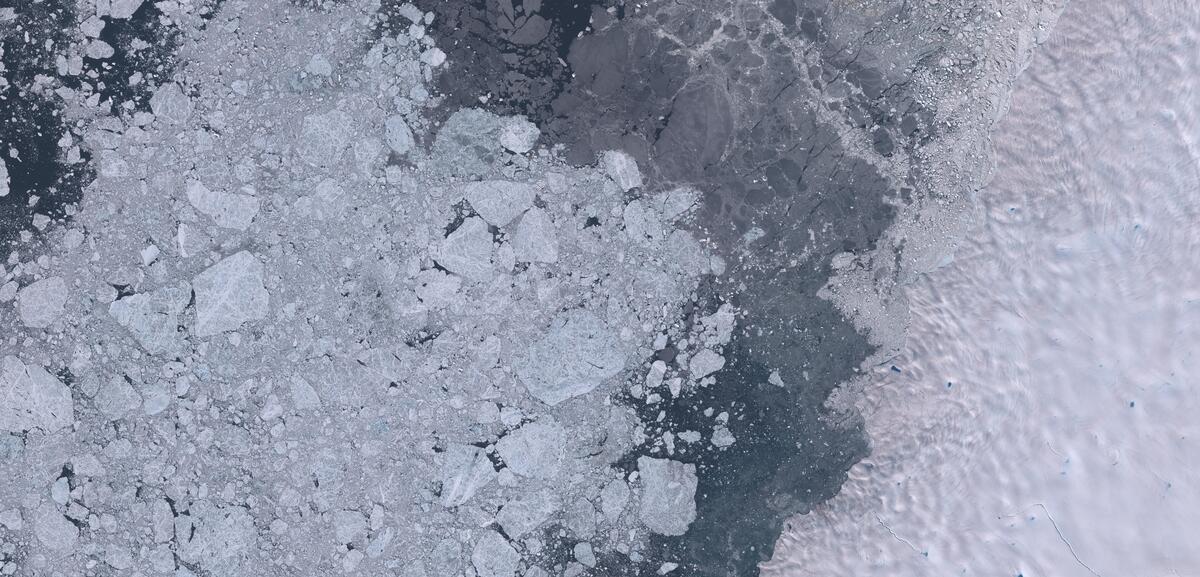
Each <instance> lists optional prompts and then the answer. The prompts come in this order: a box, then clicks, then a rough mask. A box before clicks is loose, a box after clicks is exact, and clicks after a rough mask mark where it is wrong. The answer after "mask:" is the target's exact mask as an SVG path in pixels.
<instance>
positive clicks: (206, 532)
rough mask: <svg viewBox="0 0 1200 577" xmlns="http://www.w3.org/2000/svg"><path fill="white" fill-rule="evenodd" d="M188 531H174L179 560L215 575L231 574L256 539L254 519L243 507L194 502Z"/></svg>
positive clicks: (188, 518) (190, 512)
mask: <svg viewBox="0 0 1200 577" xmlns="http://www.w3.org/2000/svg"><path fill="white" fill-rule="evenodd" d="M188 521H190V523H191V530H190V531H178V530H177V531H176V541H177V542H178V546H179V548H178V551H179V558H180V559H182V560H183V561H186V562H188V563H195V564H198V565H199V566H200V567H201V568H203V569H206V570H208V571H209V572H215V573H225V574H229V573H233V571H231V569H233V568H234V567H236V563H237V560H238V559H239V558H240V557H241V555H242V554H243V553H244V552H246V551H247V550H250V549H252V548H253V547H254V546H255V545H256V543H257V541H258V539H257V535H258V533H257V531H256V530H255V528H254V517H251V516H250V513H249V512H247V511H246V509H244V508H242V507H235V506H231V507H220V506H217V505H213V504H212V503H209V502H207V501H199V502H193V503H192V506H191V507H190V508H189V515H188V516H187V521H185V523H186V522H188Z"/></svg>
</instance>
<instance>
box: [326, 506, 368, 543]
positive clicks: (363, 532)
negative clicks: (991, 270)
mask: <svg viewBox="0 0 1200 577" xmlns="http://www.w3.org/2000/svg"><path fill="white" fill-rule="evenodd" d="M333 534H334V536H335V537H336V538H337V544H338V545H346V544H354V545H362V544H364V543H366V541H367V517H366V515H363V514H362V513H360V512H358V511H354V510H350V509H338V510H337V511H334V512H333Z"/></svg>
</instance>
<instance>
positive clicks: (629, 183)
mask: <svg viewBox="0 0 1200 577" xmlns="http://www.w3.org/2000/svg"><path fill="white" fill-rule="evenodd" d="M600 164H601V166H602V167H603V168H604V172H605V174H608V177H609V178H611V179H613V181H614V182H616V183H617V186H620V187H621V190H622V191H625V192H629V191H630V190H633V189H635V188H638V187H640V186H642V171H640V170H638V165H637V161H636V160H634V159H633V157H632V156H629V154H627V153H625V152H621V151H619V150H609V151H607V152H605V153H604V155H603V156H602V157H601V159H600Z"/></svg>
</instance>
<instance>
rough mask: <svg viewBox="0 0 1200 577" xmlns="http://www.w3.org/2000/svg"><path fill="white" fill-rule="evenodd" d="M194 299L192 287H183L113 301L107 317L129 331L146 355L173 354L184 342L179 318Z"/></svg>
mask: <svg viewBox="0 0 1200 577" xmlns="http://www.w3.org/2000/svg"><path fill="white" fill-rule="evenodd" d="M191 297H192V289H191V287H190V286H188V284H187V283H180V284H179V285H177V286H173V287H166V288H161V289H158V290H156V291H154V292H151V293H143V294H135V295H132V296H128V297H125V298H123V299H120V300H116V301H113V302H112V304H110V305H108V314H109V315H111V316H112V317H113V319H114V320H116V321H117V324H119V325H121V326H123V327H125V328H126V329H128V330H129V333H130V334H132V335H133V338H134V339H136V340H137V342H138V344H140V345H141V346H142V348H143V349H146V352H148V353H150V354H160V353H166V352H172V351H176V350H178V349H179V346H180V344H181V342H182V335H181V334H180V332H179V324H180V323H179V316H180V315H181V314H182V313H183V309H184V308H185V307H187V304H188V301H189V300H191Z"/></svg>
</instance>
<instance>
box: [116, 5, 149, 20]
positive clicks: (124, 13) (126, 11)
mask: <svg viewBox="0 0 1200 577" xmlns="http://www.w3.org/2000/svg"><path fill="white" fill-rule="evenodd" d="M144 1H145V0H111V1H110V2H108V3H107V4H108V15H109V17H111V18H113V19H115V20H128V19H129V18H132V17H133V15H134V14H135V13H137V11H138V8H141V7H142V3H143V2H144Z"/></svg>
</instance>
